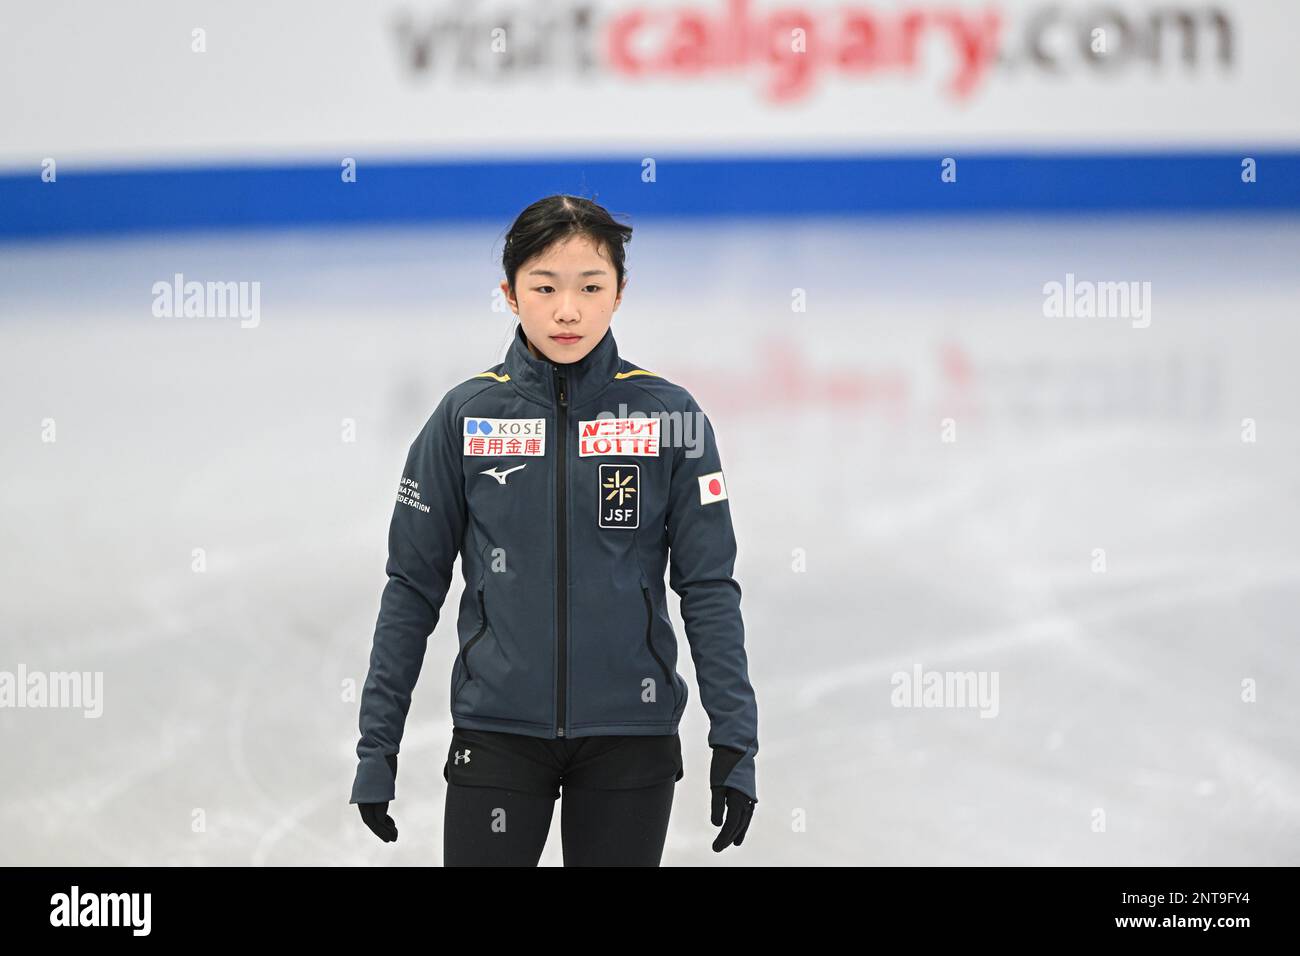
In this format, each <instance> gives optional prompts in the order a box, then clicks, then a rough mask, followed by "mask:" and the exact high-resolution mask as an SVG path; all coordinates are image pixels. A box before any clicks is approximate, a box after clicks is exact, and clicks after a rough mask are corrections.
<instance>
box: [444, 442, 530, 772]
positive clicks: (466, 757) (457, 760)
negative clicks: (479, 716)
mask: <svg viewBox="0 0 1300 956" xmlns="http://www.w3.org/2000/svg"><path fill="white" fill-rule="evenodd" d="M519 467H521V468H522V467H523V466H522V465H520V466H519ZM462 753H463V754H464V755H465V763H469V753H470V751H469V748H468V747H466V748H465V749H464V750H457V751H456V763H457V765H459V764H460V755H461V754H462Z"/></svg>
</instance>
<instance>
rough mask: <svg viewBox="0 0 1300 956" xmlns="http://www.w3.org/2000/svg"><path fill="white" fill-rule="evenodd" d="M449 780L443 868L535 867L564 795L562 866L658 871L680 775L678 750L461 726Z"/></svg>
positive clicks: (662, 739)
mask: <svg viewBox="0 0 1300 956" xmlns="http://www.w3.org/2000/svg"><path fill="white" fill-rule="evenodd" d="M443 776H444V777H446V779H447V805H446V813H445V816H444V818H443V863H444V865H446V866H536V865H537V862H538V860H539V859H541V855H542V849H543V847H544V846H545V845H546V837H547V835H548V834H549V833H550V829H551V817H552V814H553V812H554V809H555V801H556V800H557V799H559V797H560V791H561V787H562V788H563V793H564V799H563V803H562V806H561V817H560V834H561V840H562V843H563V849H564V865H565V866H658V865H659V861H660V858H661V857H662V855H663V848H664V838H665V836H666V835H667V832H668V818H669V815H670V814H671V812H672V805H673V792H674V790H675V789H676V785H677V781H678V780H680V779H681V778H682V776H683V772H682V762H681V742H680V740H679V738H678V737H677V735H676V734H673V735H671V736H606V737H575V738H567V739H563V738H562V739H558V740H547V739H544V738H540V737H528V736H525V735H521V734H508V733H500V732H496V731H483V730H467V729H463V728H459V727H458V728H456V729H455V730H454V731H453V733H452V740H451V747H450V749H449V751H448V754H447V763H446V765H445V766H444V768H443Z"/></svg>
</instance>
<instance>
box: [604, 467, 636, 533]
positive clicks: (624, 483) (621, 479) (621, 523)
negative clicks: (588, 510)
mask: <svg viewBox="0 0 1300 956" xmlns="http://www.w3.org/2000/svg"><path fill="white" fill-rule="evenodd" d="M597 507H598V508H599V511H598V512H597V516H598V517H597V524H599V525H600V526H601V527H602V528H635V527H637V526H639V525H640V524H641V466H640V465H627V464H624V465H601V466H600V500H599V501H598V502H597Z"/></svg>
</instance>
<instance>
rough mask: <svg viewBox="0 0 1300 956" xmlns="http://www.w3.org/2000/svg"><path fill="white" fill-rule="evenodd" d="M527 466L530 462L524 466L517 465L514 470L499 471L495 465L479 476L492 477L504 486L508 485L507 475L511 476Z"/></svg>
mask: <svg viewBox="0 0 1300 956" xmlns="http://www.w3.org/2000/svg"><path fill="white" fill-rule="evenodd" d="M527 464H528V462H524V463H523V464H522V465H515V467H513V468H507V469H506V470H505V471H497V469H496V465H493V466H492V467H491V468H487V469H484V470H483V471H480V472H479V474H480V475H491V476H492V477H493V478H495V479H496V480H497V484H500V485H504V484H505V483H506V475H508V474H510V473H511V472H512V471H518V470H519V469H520V468H523V467H526V466H527Z"/></svg>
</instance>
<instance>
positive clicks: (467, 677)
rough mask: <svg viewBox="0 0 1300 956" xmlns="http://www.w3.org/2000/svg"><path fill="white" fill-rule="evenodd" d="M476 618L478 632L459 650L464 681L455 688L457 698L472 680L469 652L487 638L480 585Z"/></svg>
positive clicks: (484, 601) (484, 603)
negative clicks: (477, 619) (477, 618)
mask: <svg viewBox="0 0 1300 956" xmlns="http://www.w3.org/2000/svg"><path fill="white" fill-rule="evenodd" d="M478 617H479V626H478V630H477V631H475V632H474V636H473V637H471V638H470V639H469V640H468V641H466V642H465V646H464V647H462V648H461V649H460V670H461V673H462V674H463V675H464V679H463V680H461V682H460V686H459V687H457V688H456V696H457V697H459V696H460V692H461V691H462V690H464V689H465V685H466V684H467V683H469V682H470V681H472V680H473V679H474V672H473V671H471V670H470V666H469V652H470V651H472V650H473V649H474V645H475V644H477V643H478V642H479V641H481V640H482V639H483V638H484V637H486V636H487V632H488V618H487V601H486V598H485V597H484V596H483V585H482V584H480V585H479V586H478Z"/></svg>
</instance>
